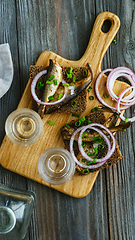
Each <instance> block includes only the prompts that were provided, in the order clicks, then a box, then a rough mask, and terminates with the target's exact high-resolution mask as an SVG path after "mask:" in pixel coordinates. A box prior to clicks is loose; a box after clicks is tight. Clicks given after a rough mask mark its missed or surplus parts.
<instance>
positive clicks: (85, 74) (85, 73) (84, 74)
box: [83, 69, 88, 77]
mask: <svg viewBox="0 0 135 240" xmlns="http://www.w3.org/2000/svg"><path fill="white" fill-rule="evenodd" d="M87 74H88V73H87V71H86V69H84V70H83V76H84V77H87Z"/></svg>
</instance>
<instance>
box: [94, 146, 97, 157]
mask: <svg viewBox="0 0 135 240" xmlns="http://www.w3.org/2000/svg"><path fill="white" fill-rule="evenodd" d="M94 152H95V155H96V154H98V149H97V147H95V148H94Z"/></svg>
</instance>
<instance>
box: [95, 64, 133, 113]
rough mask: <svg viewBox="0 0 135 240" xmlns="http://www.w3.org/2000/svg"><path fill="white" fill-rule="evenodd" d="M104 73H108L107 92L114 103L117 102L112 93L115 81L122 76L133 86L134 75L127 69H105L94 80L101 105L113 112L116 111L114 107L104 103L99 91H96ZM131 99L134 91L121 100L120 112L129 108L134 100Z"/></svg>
mask: <svg viewBox="0 0 135 240" xmlns="http://www.w3.org/2000/svg"><path fill="white" fill-rule="evenodd" d="M106 72H110V73H109V75H108V77H107V90H108V92H109V94H110V96H111V97H112V99H113V100H115V101H117V100H118V97H117V96H116V94H114V92H113V91H112V89H113V85H114V82H115V80H116V79H117V78H118V77H120V76H123V77H126V78H127V79H128V80H129V81H130V83H131V85H132V86H135V74H134V73H133V72H132V71H131V70H130V69H129V68H126V67H117V68H116V69H105V70H104V71H102V72H101V73H100V74H99V76H98V78H97V80H96V83H95V91H96V95H97V98H98V100H99V101H100V102H101V103H102V104H103V105H105V106H107V107H109V108H111V109H113V110H116V108H115V107H111V106H110V105H108V104H107V103H105V102H104V100H103V99H102V98H101V96H100V94H99V90H98V86H99V82H100V79H101V77H102V75H103V74H104V73H106ZM131 98H135V89H134V90H133V91H132V92H131V93H130V94H129V95H128V96H125V97H124V98H123V99H122V102H121V103H120V104H121V105H124V107H121V108H120V110H121V111H122V110H125V109H127V108H129V107H130V106H131V104H132V101H134V99H131Z"/></svg>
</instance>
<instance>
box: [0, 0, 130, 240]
mask: <svg viewBox="0 0 135 240" xmlns="http://www.w3.org/2000/svg"><path fill="white" fill-rule="evenodd" d="M134 9H135V1H133V0H114V1H111V0H108V1H106V0H91V1H89V0H75V1H73V0H69V1H67V0H62V1H61V0H56V1H50V0H38V1H37V0H29V1H27V0H23V1H22V0H18V1H15V0H10V1H5V0H1V3H0V27H1V34H0V43H4V42H9V44H10V47H11V52H12V57H13V63H14V81H13V84H12V87H11V88H10V90H9V92H8V93H7V94H6V95H5V96H4V97H3V98H2V99H0V142H2V140H3V138H4V135H5V131H4V123H5V120H6V118H7V116H8V115H9V114H10V112H12V111H13V110H15V109H16V107H17V105H18V103H19V101H20V98H21V96H22V93H23V91H24V89H25V86H26V84H27V81H28V68H29V66H30V65H31V64H35V62H36V60H37V58H38V56H39V55H40V53H41V52H42V51H44V50H50V51H53V52H55V53H57V54H59V55H60V56H62V57H64V58H66V59H72V60H78V59H80V58H81V57H82V55H83V53H84V52H85V50H86V48H87V45H88V42H89V38H90V34H91V31H92V27H93V24H94V21H95V19H96V16H97V15H98V14H99V13H101V12H103V11H109V12H113V13H115V14H116V15H118V16H119V18H120V20H121V27H120V30H119V31H118V33H117V35H116V37H115V39H116V40H117V44H116V45H114V44H113V43H112V44H111V45H110V47H109V49H108V51H107V53H106V54H105V56H104V59H103V61H102V69H105V68H110V67H112V68H113V67H117V66H127V67H129V68H131V69H132V70H133V71H135V62H134V61H135V55H134V54H135V51H134V47H133V44H132V43H133V42H134V36H135V28H134V24H135V18H134V13H135V12H134ZM16 89H17V91H16ZM132 110H133V109H131V110H129V111H128V110H126V116H127V117H128V116H132ZM116 138H117V141H118V143H119V145H120V149H121V151H122V154H123V159H122V160H121V161H119V162H118V164H117V165H115V166H114V167H113V166H112V167H111V168H109V169H107V170H103V171H100V172H99V174H98V177H97V180H96V182H95V184H94V186H93V188H92V190H91V192H90V194H89V195H87V196H86V197H85V198H82V199H75V198H71V197H69V196H67V195H65V194H62V193H60V192H58V191H54V190H53V189H51V188H48V187H46V186H44V185H42V184H38V183H36V182H34V181H31V180H30V179H27V178H24V177H22V176H20V175H18V174H15V173H13V172H11V171H8V170H6V169H4V168H2V167H1V166H0V181H1V183H4V184H6V185H9V186H14V187H19V188H23V189H30V190H33V191H34V192H35V193H36V203H35V207H34V209H33V214H32V217H31V223H30V226H29V229H28V231H27V235H26V237H25V240H52V239H53V240H63V239H64V240H69V239H70V240H82V239H83V240H99V239H105V240H108V239H111V240H119V239H120V240H121V239H122V240H123V239H124V240H134V236H135V228H134V222H135V217H134V216H135V212H134V209H135V188H134V186H135V179H134V176H135V174H134V152H135V144H134V143H135V139H134V138H135V127H134V124H133V125H132V128H131V129H129V130H127V131H126V132H122V133H117V135H116ZM114 179H116V180H114ZM117 180H118V182H117ZM117 212H118V214H116V213H117Z"/></svg>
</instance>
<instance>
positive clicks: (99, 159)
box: [78, 123, 116, 162]
mask: <svg viewBox="0 0 135 240" xmlns="http://www.w3.org/2000/svg"><path fill="white" fill-rule="evenodd" d="M94 126H95V127H96V128H95V127H94ZM97 127H100V128H103V129H104V130H106V131H107V132H108V133H109V135H110V136H111V138H112V140H113V144H112V147H111V143H110V141H109V139H108V137H107V136H106V135H105V134H104V133H103V132H102V131H101V130H100V129H98V128H97ZM88 128H90V129H93V130H95V131H96V132H98V133H99V134H100V135H101V136H102V137H103V138H104V139H105V141H106V143H107V146H108V152H107V154H106V156H105V157H103V158H98V159H97V161H96V162H103V161H105V160H106V159H107V160H108V159H109V158H110V157H111V156H112V154H113V153H114V150H115V148H116V140H115V137H114V135H113V134H112V132H111V131H110V130H109V129H108V128H107V127H105V126H104V125H102V124H100V123H91V124H89V125H87V126H85V127H84V128H83V129H82V130H81V132H80V135H79V138H78V147H79V150H80V152H81V154H82V156H83V157H84V158H85V159H86V160H88V161H92V160H93V159H92V158H91V157H89V156H88V155H87V154H86V153H85V151H84V149H83V147H82V145H81V144H82V134H83V132H85V131H86V130H87V129H88Z"/></svg>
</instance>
